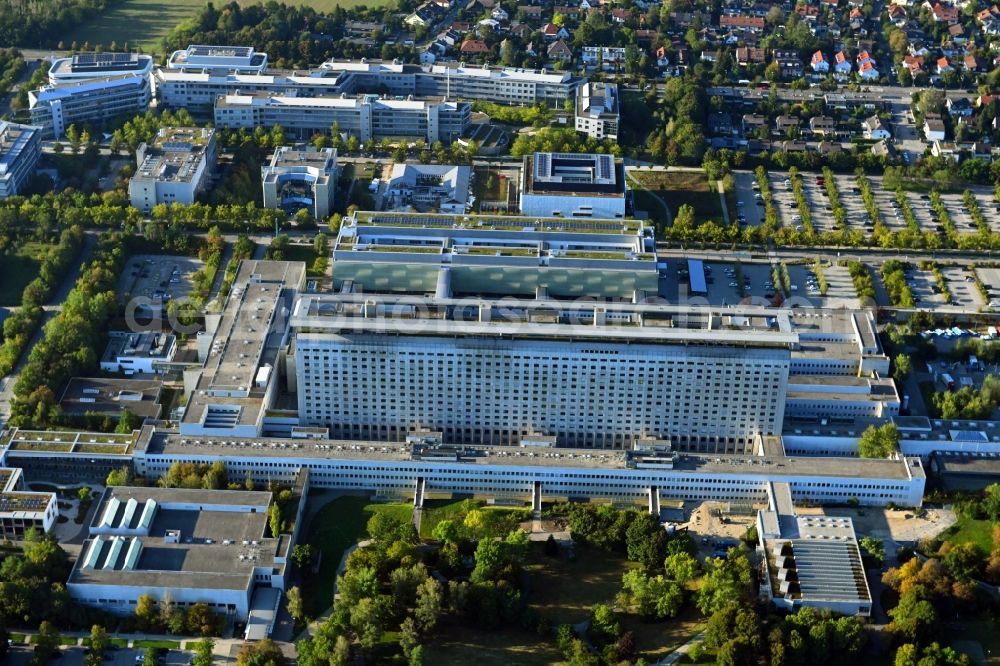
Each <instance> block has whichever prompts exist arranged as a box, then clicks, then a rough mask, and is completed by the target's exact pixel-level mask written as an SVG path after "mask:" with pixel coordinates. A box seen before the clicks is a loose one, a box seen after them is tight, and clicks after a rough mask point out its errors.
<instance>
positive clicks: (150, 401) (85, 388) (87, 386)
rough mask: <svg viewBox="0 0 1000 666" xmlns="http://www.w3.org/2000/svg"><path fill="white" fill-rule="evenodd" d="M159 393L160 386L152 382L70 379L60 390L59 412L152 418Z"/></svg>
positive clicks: (154, 414) (155, 411) (155, 413)
mask: <svg viewBox="0 0 1000 666" xmlns="http://www.w3.org/2000/svg"><path fill="white" fill-rule="evenodd" d="M161 389H162V383H161V382H159V381H155V380H142V379H109V378H104V377H73V378H71V379H70V380H69V381H68V382H67V383H66V388H65V389H63V393H62V396H60V398H59V408H60V409H62V411H63V412H65V413H67V414H84V413H86V412H97V413H110V414H116V415H117V414H118V413H120V412H122V411H124V410H126V409H127V410H128V411H130V412H131V413H133V414H135V415H136V416H138V417H139V418H156V417H158V416H159V415H160V405H159V403H158V402H157V400H159V398H160V391H161Z"/></svg>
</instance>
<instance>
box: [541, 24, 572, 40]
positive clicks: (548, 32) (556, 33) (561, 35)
mask: <svg viewBox="0 0 1000 666" xmlns="http://www.w3.org/2000/svg"><path fill="white" fill-rule="evenodd" d="M542 38H543V39H544V40H545V41H547V42H554V41H556V40H557V39H569V33H568V32H566V29H565V28H560V27H559V26H557V25H556V24H554V23H546V24H545V25H543V26H542Z"/></svg>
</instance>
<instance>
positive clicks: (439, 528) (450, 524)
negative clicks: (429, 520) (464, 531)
mask: <svg viewBox="0 0 1000 666" xmlns="http://www.w3.org/2000/svg"><path fill="white" fill-rule="evenodd" d="M431 536H433V537H434V538H435V539H436V540H437V541H440V542H442V543H455V542H457V541H458V538H459V532H458V525H456V524H455V521H454V520H439V521H438V524H437V525H435V526H434V530H433V531H432V532H431Z"/></svg>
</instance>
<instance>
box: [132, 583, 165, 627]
mask: <svg viewBox="0 0 1000 666" xmlns="http://www.w3.org/2000/svg"><path fill="white" fill-rule="evenodd" d="M135 617H136V619H137V620H138V621H139V626H140V627H141V628H142V630H143V631H151V630H152V629H153V628H154V627H155V626H156V621H157V620H158V619H159V618H160V614H159V612H158V611H157V609H156V599H154V598H153V595H151V594H149V593H148V592H144V593H143V594H141V595H139V598H138V599H137V600H136V604H135Z"/></svg>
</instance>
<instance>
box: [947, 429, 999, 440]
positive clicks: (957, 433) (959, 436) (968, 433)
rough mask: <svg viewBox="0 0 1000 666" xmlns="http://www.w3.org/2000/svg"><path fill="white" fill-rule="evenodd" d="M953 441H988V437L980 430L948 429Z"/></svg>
mask: <svg viewBox="0 0 1000 666" xmlns="http://www.w3.org/2000/svg"><path fill="white" fill-rule="evenodd" d="M949 433H950V434H951V441H953V442H988V441H990V438H989V437H988V436H987V435H986V433H985V432H983V431H982V430H950V431H949Z"/></svg>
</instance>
